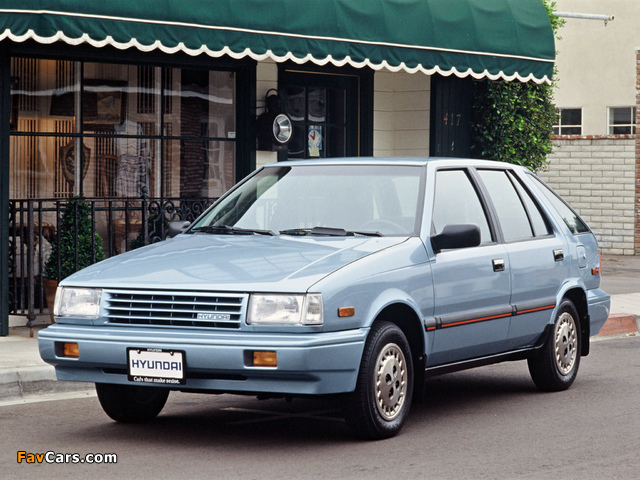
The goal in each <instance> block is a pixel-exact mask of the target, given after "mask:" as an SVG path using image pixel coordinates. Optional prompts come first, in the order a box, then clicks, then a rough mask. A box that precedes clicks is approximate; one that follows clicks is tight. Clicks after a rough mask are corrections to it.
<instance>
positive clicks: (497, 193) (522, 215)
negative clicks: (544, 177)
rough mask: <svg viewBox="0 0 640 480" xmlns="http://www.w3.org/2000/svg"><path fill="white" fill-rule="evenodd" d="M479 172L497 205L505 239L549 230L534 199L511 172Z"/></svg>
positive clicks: (495, 205)
mask: <svg viewBox="0 0 640 480" xmlns="http://www.w3.org/2000/svg"><path fill="white" fill-rule="evenodd" d="M478 174H479V175H480V178H481V179H482V182H483V183H484V185H485V187H486V188H487V190H488V192H489V195H490V197H491V201H492V202H493V205H494V207H495V208H496V213H497V214H498V219H499V221H500V226H501V227H502V233H503V235H504V239H505V241H506V242H512V241H517V240H526V239H528V238H532V237H540V236H544V235H549V234H550V233H551V230H550V229H549V226H548V223H547V222H546V221H545V219H544V217H543V215H542V212H541V211H540V209H539V208H538V205H537V204H536V202H535V200H534V199H533V198H532V197H531V195H530V194H529V192H528V191H527V190H526V189H525V188H524V187H523V186H522V185H521V184H520V182H519V181H518V179H517V178H515V177H514V176H513V175H512V174H511V173H510V172H507V171H504V170H478Z"/></svg>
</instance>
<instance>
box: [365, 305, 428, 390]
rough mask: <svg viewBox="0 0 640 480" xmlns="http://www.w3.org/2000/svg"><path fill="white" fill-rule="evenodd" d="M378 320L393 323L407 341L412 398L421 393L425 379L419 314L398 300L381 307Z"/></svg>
mask: <svg viewBox="0 0 640 480" xmlns="http://www.w3.org/2000/svg"><path fill="white" fill-rule="evenodd" d="M379 321H386V322H390V323H393V324H395V325H396V326H397V327H398V328H399V329H400V330H401V331H402V333H403V334H404V336H405V337H406V339H407V341H408V342H409V347H410V348H411V357H412V358H411V360H412V362H413V377H414V383H413V385H414V388H413V392H414V398H415V397H416V395H421V392H423V390H424V381H425V375H424V370H425V336H424V328H423V326H422V322H421V320H420V316H419V315H418V314H417V313H416V311H415V310H414V309H413V308H411V307H410V306H409V305H407V304H406V303H399V302H398V303H392V304H390V305H387V306H386V307H385V308H383V309H382V310H381V311H380V312H379V313H378V315H377V316H376V318H375V319H374V323H375V322H379Z"/></svg>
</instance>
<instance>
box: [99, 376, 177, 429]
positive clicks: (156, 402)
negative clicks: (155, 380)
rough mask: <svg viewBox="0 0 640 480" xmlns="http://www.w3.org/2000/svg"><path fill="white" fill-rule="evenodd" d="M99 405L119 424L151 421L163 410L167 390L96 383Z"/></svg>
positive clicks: (167, 394)
mask: <svg viewBox="0 0 640 480" xmlns="http://www.w3.org/2000/svg"><path fill="white" fill-rule="evenodd" d="M96 392H97V393H98V400H100V405H102V409H103V410H104V411H105V413H106V414H107V415H109V417H111V418H112V419H113V420H115V421H116V422H121V423H143V422H147V421H149V420H153V419H154V418H155V417H157V416H158V414H159V413H160V412H161V411H162V409H163V408H164V404H165V403H166V402H167V397H168V396H169V389H167V388H160V387H140V386H137V385H114V384H110V383H96Z"/></svg>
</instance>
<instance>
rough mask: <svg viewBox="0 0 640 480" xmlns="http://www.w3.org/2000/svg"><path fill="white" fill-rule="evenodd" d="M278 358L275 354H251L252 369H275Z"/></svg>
mask: <svg viewBox="0 0 640 480" xmlns="http://www.w3.org/2000/svg"><path fill="white" fill-rule="evenodd" d="M277 357H278V356H277V355H276V352H269V351H267V352H253V366H254V367H277V366H278V358H277Z"/></svg>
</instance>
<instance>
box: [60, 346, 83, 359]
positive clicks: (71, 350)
mask: <svg viewBox="0 0 640 480" xmlns="http://www.w3.org/2000/svg"><path fill="white" fill-rule="evenodd" d="M55 348H56V355H58V356H59V357H67V358H79V357H80V348H79V347H78V344H77V343H72V342H56V346H55Z"/></svg>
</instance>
